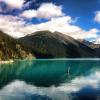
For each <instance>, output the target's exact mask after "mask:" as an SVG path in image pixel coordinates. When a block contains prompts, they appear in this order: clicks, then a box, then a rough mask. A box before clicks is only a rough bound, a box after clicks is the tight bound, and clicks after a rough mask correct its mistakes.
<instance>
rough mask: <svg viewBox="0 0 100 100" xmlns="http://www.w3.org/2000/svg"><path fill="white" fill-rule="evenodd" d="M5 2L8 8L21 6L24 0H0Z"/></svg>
mask: <svg viewBox="0 0 100 100" xmlns="http://www.w3.org/2000/svg"><path fill="white" fill-rule="evenodd" d="M0 1H1V2H4V3H6V4H7V5H8V6H9V7H10V8H19V9H20V8H22V7H23V4H24V2H25V0H0Z"/></svg>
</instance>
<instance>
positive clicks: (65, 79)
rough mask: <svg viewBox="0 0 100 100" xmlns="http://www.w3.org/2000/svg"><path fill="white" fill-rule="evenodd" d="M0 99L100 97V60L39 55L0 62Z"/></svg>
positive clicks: (99, 99)
mask: <svg viewBox="0 0 100 100" xmlns="http://www.w3.org/2000/svg"><path fill="white" fill-rule="evenodd" d="M0 100H100V60H99V59H87V60H84V59H81V60H79V59H76V60H75V59H74V60H72V59H44V60H39V59H38V60H23V61H22V60H16V61H15V62H14V63H13V64H1V65H0Z"/></svg>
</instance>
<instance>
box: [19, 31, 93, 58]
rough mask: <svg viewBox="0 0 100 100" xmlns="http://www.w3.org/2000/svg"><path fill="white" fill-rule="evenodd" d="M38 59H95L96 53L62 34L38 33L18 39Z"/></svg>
mask: <svg viewBox="0 0 100 100" xmlns="http://www.w3.org/2000/svg"><path fill="white" fill-rule="evenodd" d="M18 41H20V42H21V43H23V45H26V46H27V48H28V49H30V50H31V52H32V53H34V54H35V56H36V57H37V58H66V57H67V58H80V57H83V58H86V57H95V51H94V50H93V49H91V48H90V47H88V46H86V45H84V44H82V43H80V42H79V41H77V40H75V39H73V38H71V37H70V36H67V35H64V34H62V33H58V32H54V33H51V32H49V31H38V32H35V33H33V34H31V35H27V36H25V37H23V38H20V39H18Z"/></svg>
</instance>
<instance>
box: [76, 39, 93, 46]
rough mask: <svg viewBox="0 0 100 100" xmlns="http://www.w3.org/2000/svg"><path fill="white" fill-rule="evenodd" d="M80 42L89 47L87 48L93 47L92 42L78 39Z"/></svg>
mask: <svg viewBox="0 0 100 100" xmlns="http://www.w3.org/2000/svg"><path fill="white" fill-rule="evenodd" d="M78 41H79V42H80V43H82V44H85V45H87V46H90V45H92V44H93V43H92V42H89V41H87V40H84V39H78Z"/></svg>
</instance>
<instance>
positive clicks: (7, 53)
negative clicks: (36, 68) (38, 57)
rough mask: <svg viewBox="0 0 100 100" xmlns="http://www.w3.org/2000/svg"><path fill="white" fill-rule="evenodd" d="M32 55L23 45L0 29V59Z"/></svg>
mask: <svg viewBox="0 0 100 100" xmlns="http://www.w3.org/2000/svg"><path fill="white" fill-rule="evenodd" d="M33 56H34V55H33V54H32V53H31V52H30V51H29V50H28V49H27V48H26V47H25V46H24V45H22V44H21V43H19V42H18V41H17V40H16V39H14V38H12V37H10V36H9V35H7V34H5V33H3V32H2V31H0V60H9V59H23V58H24V59H25V58H29V57H30V58H31V57H33Z"/></svg>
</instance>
